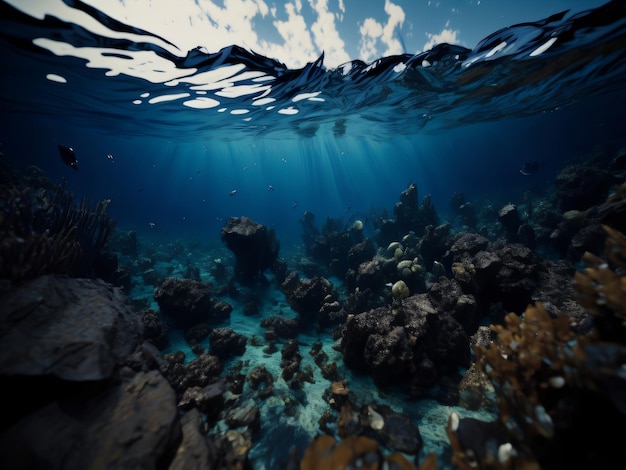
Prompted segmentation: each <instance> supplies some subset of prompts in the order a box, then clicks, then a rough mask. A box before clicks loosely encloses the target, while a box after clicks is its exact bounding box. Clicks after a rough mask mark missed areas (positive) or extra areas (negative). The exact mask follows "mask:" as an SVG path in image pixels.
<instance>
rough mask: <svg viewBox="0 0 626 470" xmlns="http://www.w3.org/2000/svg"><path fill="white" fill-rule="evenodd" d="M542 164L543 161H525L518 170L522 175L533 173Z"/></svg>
mask: <svg viewBox="0 0 626 470" xmlns="http://www.w3.org/2000/svg"><path fill="white" fill-rule="evenodd" d="M542 166H543V162H538V161H534V162H526V163H524V166H523V167H522V169H521V170H520V171H519V172H520V173H521V174H522V175H524V176H530V175H534V174H535V173H537V172H538V171H539V168H541V167H542Z"/></svg>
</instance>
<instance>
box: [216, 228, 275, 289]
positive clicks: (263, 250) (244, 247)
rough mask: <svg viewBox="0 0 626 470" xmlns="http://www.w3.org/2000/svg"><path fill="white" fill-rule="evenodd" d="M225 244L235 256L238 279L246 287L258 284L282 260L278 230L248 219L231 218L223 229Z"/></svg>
mask: <svg viewBox="0 0 626 470" xmlns="http://www.w3.org/2000/svg"><path fill="white" fill-rule="evenodd" d="M222 241H223V242H224V244H225V245H226V246H227V247H228V249H229V250H230V251H232V252H233V254H234V255H235V277H236V278H237V280H238V281H239V282H241V283H242V284H251V283H253V282H255V281H256V280H257V279H259V278H260V277H261V275H262V274H263V271H265V270H266V269H269V268H271V267H272V265H273V264H274V262H275V261H276V259H277V258H278V251H279V248H280V246H279V243H278V241H277V240H276V234H275V232H274V230H272V229H267V228H266V227H265V226H264V225H262V224H259V223H257V222H255V221H253V220H251V219H249V218H248V217H230V218H229V219H228V221H227V222H226V225H225V226H224V227H222Z"/></svg>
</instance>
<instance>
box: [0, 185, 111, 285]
mask: <svg viewBox="0 0 626 470" xmlns="http://www.w3.org/2000/svg"><path fill="white" fill-rule="evenodd" d="M0 196H1V197H0V279H7V280H10V281H12V282H22V281H24V280H27V279H30V278H33V277H35V276H38V275H40V274H66V275H70V276H86V277H93V276H94V262H95V261H96V260H97V257H98V256H99V254H100V252H101V251H102V249H103V247H104V245H105V243H106V241H107V239H108V237H109V235H110V233H111V231H112V229H113V226H114V223H113V221H112V219H111V218H110V217H109V215H108V214H107V206H108V202H109V201H102V202H100V203H98V204H96V205H94V206H89V204H88V203H87V201H86V200H83V201H82V202H81V204H80V205H78V206H77V205H76V204H74V202H73V198H72V196H71V195H70V194H69V193H68V192H67V191H66V190H65V188H63V187H61V186H59V187H57V188H56V192H55V194H54V195H53V197H50V196H49V195H48V193H47V191H45V190H38V191H33V190H32V189H31V188H28V187H26V188H18V187H17V186H8V185H3V186H2V187H0Z"/></svg>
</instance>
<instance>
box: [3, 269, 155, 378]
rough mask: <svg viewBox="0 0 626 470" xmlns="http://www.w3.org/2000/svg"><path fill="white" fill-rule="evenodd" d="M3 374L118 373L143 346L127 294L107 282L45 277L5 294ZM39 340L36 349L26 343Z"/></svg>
mask: <svg viewBox="0 0 626 470" xmlns="http://www.w3.org/2000/svg"><path fill="white" fill-rule="evenodd" d="M0 305H2V307H1V308H0V325H1V327H0V336H1V337H2V354H1V355H0V374H1V375H4V376H10V375H15V376H21V375H24V376H38V375H42V376H53V377H57V378H59V379H62V380H69V381H88V380H105V379H111V378H113V377H114V376H115V375H116V373H117V371H118V370H119V368H120V367H121V365H122V364H129V365H131V366H132V367H135V366H134V365H133V364H131V363H129V358H133V357H134V354H135V350H138V349H140V348H141V344H142V342H143V333H142V328H141V324H140V322H139V321H138V319H137V317H136V316H135V315H134V314H133V313H132V312H131V311H130V308H129V305H128V304H127V300H126V297H125V296H124V295H123V294H122V293H121V291H120V290H119V289H114V288H112V287H111V286H110V285H108V284H106V283H105V282H104V281H100V280H89V279H65V278H56V277H53V276H41V277H38V278H35V279H33V280H32V281H29V282H27V283H25V284H24V285H22V286H20V288H18V289H15V290H12V291H9V292H8V293H7V294H5V295H3V296H2V298H1V299H0ZM28 344H35V345H37V346H36V348H35V349H31V348H28V347H26V345H28Z"/></svg>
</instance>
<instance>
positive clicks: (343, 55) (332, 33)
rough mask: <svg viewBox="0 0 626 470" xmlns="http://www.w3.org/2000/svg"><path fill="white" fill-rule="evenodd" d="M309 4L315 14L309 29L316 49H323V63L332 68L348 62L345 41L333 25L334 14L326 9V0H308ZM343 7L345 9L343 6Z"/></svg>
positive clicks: (348, 57)
mask: <svg viewBox="0 0 626 470" xmlns="http://www.w3.org/2000/svg"><path fill="white" fill-rule="evenodd" d="M309 5H311V8H313V10H314V11H315V13H316V14H317V19H316V21H315V22H314V23H313V25H312V26H311V31H312V32H313V37H314V38H315V44H316V45H317V48H318V50H320V51H324V61H325V64H326V65H327V66H328V67H330V68H333V67H337V66H338V65H341V64H343V63H345V62H348V61H349V60H350V56H349V55H348V54H347V52H346V51H345V49H344V46H345V43H344V41H343V39H341V36H340V35H339V31H337V27H336V26H335V14H334V13H332V12H331V11H329V10H328V0H309ZM341 7H343V5H342V4H340V8H341ZM343 8H344V11H345V7H343Z"/></svg>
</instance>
